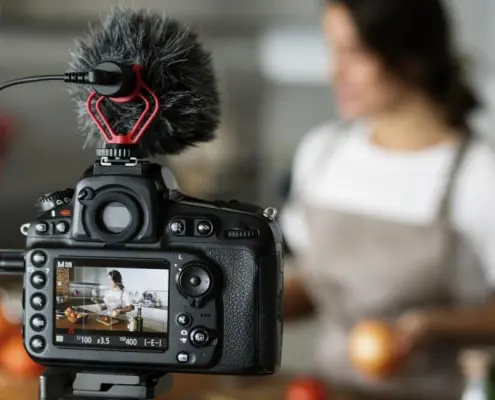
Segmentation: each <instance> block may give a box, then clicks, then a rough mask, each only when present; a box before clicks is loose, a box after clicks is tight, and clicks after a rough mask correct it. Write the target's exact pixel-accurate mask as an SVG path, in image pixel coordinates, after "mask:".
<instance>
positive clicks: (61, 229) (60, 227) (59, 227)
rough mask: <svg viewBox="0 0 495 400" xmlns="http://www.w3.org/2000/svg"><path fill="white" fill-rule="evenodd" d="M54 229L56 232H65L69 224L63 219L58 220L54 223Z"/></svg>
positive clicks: (67, 230)
mask: <svg viewBox="0 0 495 400" xmlns="http://www.w3.org/2000/svg"><path fill="white" fill-rule="evenodd" d="M55 230H56V231H57V233H60V234H65V233H67V232H69V224H68V223H67V222H63V221H62V222H59V223H57V225H55Z"/></svg>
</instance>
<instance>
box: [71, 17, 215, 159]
mask: <svg viewBox="0 0 495 400" xmlns="http://www.w3.org/2000/svg"><path fill="white" fill-rule="evenodd" d="M105 61H111V62H117V63H123V64H128V65H131V64H132V65H134V64H139V65H141V66H142V67H143V78H144V81H145V83H146V84H147V85H148V87H149V88H150V89H151V90H152V91H153V92H154V93H155V94H156V96H157V97H158V99H159V102H160V112H159V115H158V117H157V118H156V119H155V120H154V121H153V123H152V124H151V125H150V127H149V128H148V130H147V131H146V132H145V133H144V135H143V136H142V138H141V143H140V147H141V149H142V150H143V151H144V153H145V154H147V155H149V156H155V155H163V154H178V153H180V152H181V151H183V150H185V149H187V148H189V147H191V146H194V145H196V144H198V143H201V142H208V141H210V140H212V139H214V138H215V131H216V129H217V127H218V124H219V119H220V104H219V103H220V102H219V95H218V90H217V82H216V78H215V74H214V72H213V66H212V62H211V57H210V54H209V53H207V52H206V51H205V50H204V49H203V47H202V46H201V44H200V43H199V42H198V39H197V35H196V33H194V32H193V31H192V30H191V29H189V28H187V27H185V26H183V25H182V24H180V23H179V22H177V21H176V20H174V19H172V18H168V17H166V16H164V15H162V14H159V13H155V12H153V11H149V10H132V9H128V8H115V9H113V10H112V11H111V12H110V13H109V14H108V15H106V16H104V17H103V18H102V20H101V25H99V26H98V27H96V28H94V27H93V28H91V29H90V33H89V35H88V36H87V37H86V38H84V39H80V40H78V41H77V42H76V46H75V48H74V49H73V51H72V52H71V62H70V68H69V72H76V71H90V70H92V69H94V68H95V67H96V66H97V65H98V64H100V63H102V62H105ZM69 90H70V94H71V95H72V97H73V99H74V100H75V102H76V105H77V112H78V118H77V119H78V125H79V128H80V129H81V131H82V133H83V134H84V135H85V136H86V145H101V144H102V143H104V141H103V138H102V135H101V133H100V131H99V130H98V128H97V127H96V125H95V124H94V122H93V121H92V120H91V118H90V116H89V115H88V113H87V110H86V100H87V99H88V96H89V94H90V92H91V91H92V89H91V87H87V86H83V85H71V86H70V89H69ZM103 104H104V106H103V107H102V112H103V114H104V115H105V117H106V118H107V119H108V121H109V123H110V126H111V127H112V128H113V130H114V131H115V132H117V133H120V132H121V133H128V132H129V131H130V130H131V129H132V127H133V126H134V124H135V123H136V122H137V120H138V119H139V117H140V116H141V114H142V112H143V110H144V104H143V102H142V101H140V100H137V101H135V102H130V103H124V104H117V103H114V102H112V101H109V100H105V101H104V102H103Z"/></svg>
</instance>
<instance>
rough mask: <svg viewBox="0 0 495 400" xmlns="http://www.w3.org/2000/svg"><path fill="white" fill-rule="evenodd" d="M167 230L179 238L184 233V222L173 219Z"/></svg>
mask: <svg viewBox="0 0 495 400" xmlns="http://www.w3.org/2000/svg"><path fill="white" fill-rule="evenodd" d="M169 230H170V232H171V233H172V235H175V236H181V235H184V233H185V232H186V224H185V222H184V221H182V220H179V219H175V220H173V221H172V222H170V224H169Z"/></svg>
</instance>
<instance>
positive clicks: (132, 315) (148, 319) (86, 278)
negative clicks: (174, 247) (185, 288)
mask: <svg viewBox="0 0 495 400" xmlns="http://www.w3.org/2000/svg"><path fill="white" fill-rule="evenodd" d="M138 263H139V262H138V261H137V262H136V264H138ZM86 264H92V263H90V262H87V263H86ZM56 274H57V275H56V294H55V302H56V312H55V314H56V315H55V329H54V335H55V337H54V342H55V344H56V345H60V346H81V345H83V346H97V347H101V346H104V347H117V348H129V347H134V348H155V349H165V348H166V347H167V340H166V339H167V332H168V297H169V296H168V284H169V282H168V280H169V271H168V269H163V268H161V269H159V268H156V267H155V268H146V267H143V268H130V267H122V266H116V265H114V266H103V265H102V266H86V265H83V264H82V263H80V262H79V263H77V265H75V263H67V262H63V263H59V265H57V271H56Z"/></svg>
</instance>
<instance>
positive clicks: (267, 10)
mask: <svg viewBox="0 0 495 400" xmlns="http://www.w3.org/2000/svg"><path fill="white" fill-rule="evenodd" d="M116 4H119V5H124V6H130V7H141V8H152V9H159V10H165V11H166V12H167V13H169V14H170V15H173V16H174V17H176V18H181V19H186V20H189V21H191V20H192V21H198V22H202V23H203V22H205V21H223V22H224V23H226V24H229V23H232V22H233V20H236V21H250V22H251V23H256V24H258V23H264V22H265V21H266V20H273V19H280V18H284V19H287V18H290V19H297V20H299V21H301V20H304V19H311V18H313V17H314V16H315V15H318V12H319V8H320V4H321V3H320V2H319V1H318V0H310V1H300V0H271V1H265V0H251V1H232V0H169V1H167V2H166V3H164V2H163V1H160V0H141V1H139V3H136V2H135V1H133V0H120V1H118V2H116V1H114V0H86V1H66V0H11V1H9V9H10V10H14V11H15V12H16V13H17V14H20V15H24V16H26V17H32V18H39V19H47V18H50V19H52V20H53V19H54V18H57V19H65V20H75V19H95V18H98V16H99V14H100V13H102V12H106V11H108V9H109V8H110V7H112V6H115V5H116ZM226 19H230V21H229V20H226Z"/></svg>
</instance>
